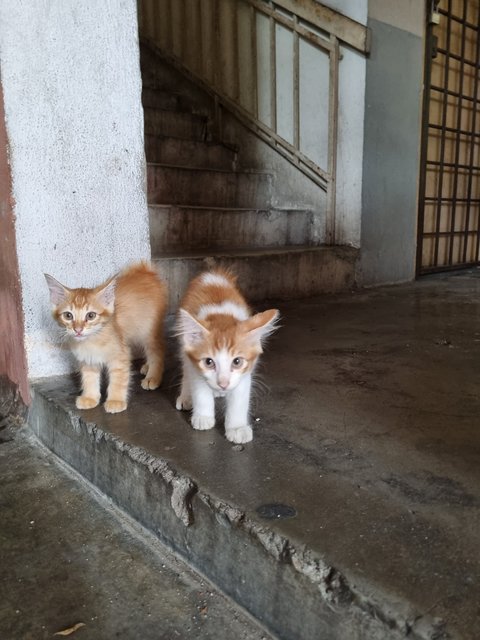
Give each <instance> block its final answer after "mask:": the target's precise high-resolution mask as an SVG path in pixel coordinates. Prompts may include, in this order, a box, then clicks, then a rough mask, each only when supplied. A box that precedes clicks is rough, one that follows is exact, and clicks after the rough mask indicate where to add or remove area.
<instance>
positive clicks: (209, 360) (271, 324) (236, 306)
mask: <svg viewBox="0 0 480 640" xmlns="http://www.w3.org/2000/svg"><path fill="white" fill-rule="evenodd" d="M235 281H236V279H235V278H234V277H233V276H232V275H231V274H230V273H228V272H227V271H222V270H220V269H216V270H214V271H210V272H206V273H203V274H201V275H200V276H198V277H196V278H195V279H194V280H192V282H191V283H190V285H189V287H188V289H187V291H186V293H185V296H184V298H183V301H182V303H181V306H180V310H179V315H178V325H177V326H178V334H179V337H180V339H181V344H182V361H183V378H182V388H181V392H180V396H179V397H178V399H177V403H176V407H177V409H179V410H181V409H187V410H188V409H192V408H193V411H192V419H191V421H192V426H193V428H194V429H211V428H212V427H214V426H215V398H217V397H225V400H226V413H225V436H226V438H227V440H230V442H239V443H240V442H250V440H252V437H253V433H252V428H251V426H250V424H249V420H248V407H249V403H250V389H251V379H252V372H253V369H254V367H255V364H256V362H257V360H258V356H259V355H260V354H261V353H262V340H263V338H265V337H266V336H267V335H269V334H270V333H272V331H274V330H275V328H276V327H275V321H276V320H277V318H278V315H279V313H278V311H277V309H270V310H268V311H264V312H263V313H257V314H256V315H253V316H252V315H251V313H250V309H249V307H248V306H247V303H246V302H245V299H244V298H243V296H242V294H241V293H240V292H239V290H238V289H237V287H236V284H235Z"/></svg>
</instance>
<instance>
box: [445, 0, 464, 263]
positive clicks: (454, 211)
mask: <svg viewBox="0 0 480 640" xmlns="http://www.w3.org/2000/svg"><path fill="white" fill-rule="evenodd" d="M466 17H467V3H466V2H465V1H464V3H463V19H464V20H466ZM460 51H461V54H460V56H461V59H462V62H460V86H459V91H458V93H459V96H458V99H457V105H456V106H457V127H456V128H457V131H456V134H455V160H454V171H453V185H452V192H453V197H452V211H451V216H450V231H451V233H452V239H451V241H450V246H449V248H448V264H450V265H451V264H452V263H453V248H454V237H453V232H454V230H455V219H456V214H457V192H458V168H457V165H458V163H459V162H460V133H459V130H460V127H461V125H462V93H463V80H464V77H463V71H464V67H465V65H464V63H463V60H464V58H465V24H463V25H462V43H461V45H460Z"/></svg>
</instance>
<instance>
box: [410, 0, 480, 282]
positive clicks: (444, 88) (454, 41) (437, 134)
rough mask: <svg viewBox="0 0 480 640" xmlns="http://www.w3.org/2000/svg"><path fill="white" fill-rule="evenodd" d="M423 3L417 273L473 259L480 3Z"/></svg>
mask: <svg viewBox="0 0 480 640" xmlns="http://www.w3.org/2000/svg"><path fill="white" fill-rule="evenodd" d="M428 5H429V6H428V13H427V16H428V25H427V37H426V55H425V92H424V103H423V132H422V151H421V169H420V171H421V173H420V191H419V228H418V245H417V275H423V274H427V273H434V272H439V271H447V270H453V269H459V268H464V267H468V266H472V265H477V264H480V214H479V210H480V113H479V89H480V87H479V57H480V56H479V52H480V37H479V31H480V26H479V25H480V3H479V2H478V0H429V2H428Z"/></svg>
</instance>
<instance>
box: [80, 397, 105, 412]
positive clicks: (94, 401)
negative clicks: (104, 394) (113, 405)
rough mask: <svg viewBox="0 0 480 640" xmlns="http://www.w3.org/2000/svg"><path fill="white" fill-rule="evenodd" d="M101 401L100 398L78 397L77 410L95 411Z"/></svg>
mask: <svg viewBox="0 0 480 640" xmlns="http://www.w3.org/2000/svg"><path fill="white" fill-rule="evenodd" d="M99 401H100V398H89V397H88V396H78V398H77V399H76V400H75V404H76V405H77V409H93V407H96V406H97V405H98V403H99Z"/></svg>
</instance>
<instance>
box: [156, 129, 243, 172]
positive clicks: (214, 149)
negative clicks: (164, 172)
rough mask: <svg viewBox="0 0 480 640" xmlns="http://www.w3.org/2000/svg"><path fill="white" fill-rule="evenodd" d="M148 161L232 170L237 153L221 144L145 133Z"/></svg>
mask: <svg viewBox="0 0 480 640" xmlns="http://www.w3.org/2000/svg"><path fill="white" fill-rule="evenodd" d="M145 154H146V156H147V161H148V162H154V163H160V164H170V165H176V166H190V167H206V168H208V169H223V170H229V171H233V170H234V169H235V163H236V158H237V153H236V150H235V149H234V148H231V147H227V146H225V145H223V144H218V143H214V142H206V141H199V140H184V139H183V140H182V139H181V138H173V137H159V136H153V135H149V134H146V135H145Z"/></svg>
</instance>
